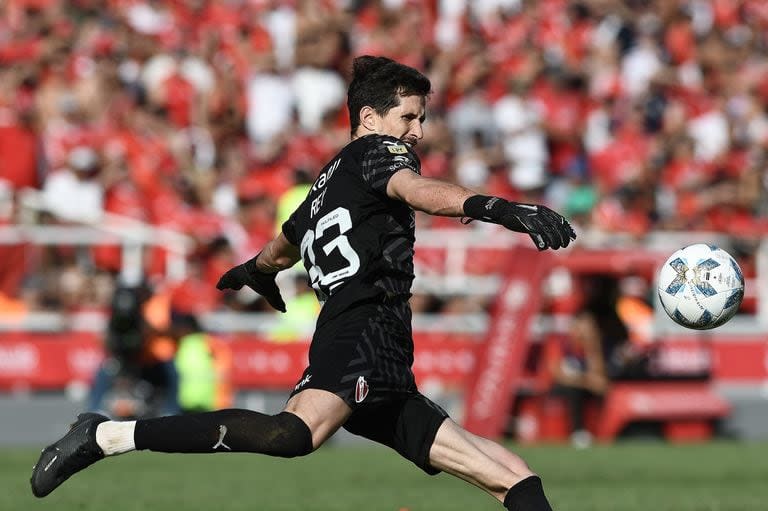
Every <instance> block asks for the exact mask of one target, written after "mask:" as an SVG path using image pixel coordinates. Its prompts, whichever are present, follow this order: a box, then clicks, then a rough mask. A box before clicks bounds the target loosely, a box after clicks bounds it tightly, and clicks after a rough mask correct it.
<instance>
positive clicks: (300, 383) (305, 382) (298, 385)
mask: <svg viewBox="0 0 768 511" xmlns="http://www.w3.org/2000/svg"><path fill="white" fill-rule="evenodd" d="M311 379H312V375H311V374H308V375H306V376H305V377H304V378H302V379H301V381H300V382H299V383H297V384H296V386H295V387H294V388H293V390H299V389H300V388H301V387H303V386H304V385H306V384H307V383H309V380H311Z"/></svg>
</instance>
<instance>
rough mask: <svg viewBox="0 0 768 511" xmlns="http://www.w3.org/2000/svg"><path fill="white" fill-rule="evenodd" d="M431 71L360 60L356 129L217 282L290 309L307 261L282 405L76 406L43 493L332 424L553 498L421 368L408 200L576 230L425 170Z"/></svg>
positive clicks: (47, 463) (531, 509)
mask: <svg viewBox="0 0 768 511" xmlns="http://www.w3.org/2000/svg"><path fill="white" fill-rule="evenodd" d="M430 89H431V85H430V82H429V80H428V79H427V78H426V77H425V76H424V75H422V74H421V73H420V72H418V71H417V70H415V69H413V68H410V67H407V66H404V65H402V64H399V63H397V62H394V61H392V60H390V59H386V58H383V57H368V56H366V57H360V58H357V59H356V60H355V62H354V73H353V79H352V82H351V83H350V86H349V91H348V99H347V103H348V106H349V111H350V122H351V128H352V141H351V142H350V143H349V144H347V145H346V146H345V147H344V148H343V149H342V150H341V151H340V152H339V153H338V154H337V155H336V156H334V158H333V159H331V161H329V162H328V164H327V165H326V166H325V167H324V168H323V169H322V170H321V172H320V173H319V175H318V177H317V179H316V180H315V182H314V183H313V185H312V187H311V189H310V190H309V193H308V194H307V197H306V198H305V199H304V201H303V202H302V203H301V205H300V206H299V207H298V208H297V209H296V210H295V211H294V212H293V214H292V215H291V216H290V217H289V218H288V220H287V221H285V223H284V224H283V226H282V232H281V233H280V234H279V235H278V236H277V237H276V238H275V239H273V240H272V241H271V242H269V243H268V244H267V245H266V246H265V247H264V249H263V250H262V251H261V252H260V253H259V254H258V255H257V256H256V257H254V258H253V259H251V260H250V261H247V262H246V263H244V264H242V265H239V266H236V267H234V268H232V269H231V270H229V271H228V272H226V273H225V274H224V275H223V276H222V277H221V279H220V281H219V283H218V286H217V287H218V288H219V289H240V288H241V287H242V286H244V285H245V286H249V287H251V288H252V289H254V290H255V291H256V292H258V293H259V294H261V295H262V296H263V297H264V298H265V299H266V300H267V301H268V302H269V303H270V304H271V305H272V307H274V308H275V309H277V310H280V311H283V312H284V311H285V303H284V302H283V299H282V297H281V296H280V292H279V290H278V288H277V286H276V285H275V275H276V274H277V272H279V271H281V270H285V269H287V268H290V267H291V266H293V265H294V264H296V263H297V262H299V261H300V260H301V261H302V262H303V264H304V267H305V269H306V270H307V275H308V279H309V283H310V285H311V286H312V288H313V289H314V290H315V293H316V295H317V297H318V299H319V300H320V301H321V302H323V307H322V309H321V311H320V314H319V317H318V319H317V324H316V328H315V333H314V336H313V339H312V344H311V345H310V349H309V366H308V367H307V368H306V370H305V371H304V374H302V375H301V377H300V378H299V379H298V380H297V383H296V386H295V388H294V390H293V392H292V394H291V396H290V398H289V399H288V401H287V403H286V405H285V408H284V410H283V411H282V412H281V413H278V414H276V415H265V414H262V413H258V412H255V411H250V410H239V409H228V410H219V411H214V412H206V413H198V414H190V415H184V416H170V417H160V418H153V419H146V420H138V421H130V422H128V421H125V422H114V421H109V420H108V419H107V418H106V417H104V416H101V415H97V414H82V415H80V416H79V417H78V420H77V422H75V424H74V425H73V427H72V429H71V430H70V431H69V432H68V433H67V434H65V435H64V436H63V437H62V438H61V439H60V440H59V441H57V442H56V443H54V444H52V445H51V446H49V447H47V448H46V449H44V450H43V452H42V454H41V456H40V459H39V460H38V462H37V465H36V466H35V468H34V469H33V473H32V481H31V482H32V491H33V493H34V494H35V495H37V496H38V497H43V496H45V495H47V494H48V493H50V492H51V491H53V490H54V489H55V488H56V487H58V486H59V485H60V484H61V483H62V482H64V481H65V480H66V479H67V478H69V477H70V476H71V475H73V474H75V473H76V472H78V471H80V470H82V469H84V468H85V467H87V466H89V465H90V464H92V463H94V462H96V461H98V460H100V459H102V458H103V457H105V456H113V455H116V454H121V453H125V452H129V451H134V450H150V451H156V452H173V453H216V452H218V453H222V452H253V453H261V454H267V455H271V456H280V457H287V458H290V457H296V456H304V455H307V454H309V453H311V452H312V451H314V450H315V449H317V448H318V447H319V446H320V445H321V444H323V442H325V441H326V440H327V439H328V438H329V437H330V436H331V435H333V433H334V432H336V430H337V429H339V428H340V427H344V428H345V429H347V430H348V431H350V432H352V433H354V434H357V435H360V436H363V437H365V438H368V439H370V440H373V441H376V442H379V443H381V444H384V445H387V446H389V447H391V448H392V449H394V450H395V451H397V452H398V453H399V454H400V455H402V456H403V457H405V458H407V459H408V460H410V461H411V462H413V463H414V464H415V465H417V466H418V467H419V468H421V469H422V470H423V471H425V472H426V473H428V474H436V473H439V472H441V471H444V472H448V473H450V474H452V475H454V476H457V477H459V478H461V479H463V480H465V481H468V482H470V483H472V484H474V485H475V486H478V487H479V488H481V489H483V490H485V491H486V492H487V493H488V494H490V495H491V496H492V497H494V498H495V499H497V500H498V501H499V502H500V503H502V504H503V505H504V507H505V508H506V509H509V510H516V511H521V510H522V511H550V510H551V507H550V505H549V503H548V501H547V498H546V497H545V495H544V490H543V488H542V484H541V479H540V478H539V477H538V476H537V475H536V474H535V473H534V472H533V471H532V470H531V469H530V468H529V467H528V465H527V464H526V463H525V462H524V461H523V460H522V459H521V458H520V457H519V456H517V455H515V454H513V453H511V452H510V451H508V450H507V449H505V448H504V447H502V446H501V445H499V444H497V443H495V442H493V441H491V440H488V439H485V438H482V437H479V436H477V435H474V434H472V433H470V432H468V431H466V430H464V429H463V428H461V427H460V426H459V425H458V424H457V423H456V422H454V421H453V420H451V419H450V418H449V417H448V414H447V413H446V412H445V411H444V410H442V409H441V408H440V407H439V406H438V405H436V404H435V403H433V402H432V401H431V400H429V399H428V398H427V397H425V396H424V395H422V394H421V393H420V392H419V391H418V389H417V387H416V383H415V380H414V376H413V372H412V370H411V366H412V364H413V338H412V333H411V310H410V307H409V301H408V300H409V298H410V296H411V293H410V289H411V284H412V282H413V278H414V274H413V252H414V240H415V233H414V230H415V213H414V210H419V211H424V212H426V213H429V214H432V215H443V216H452V217H468V218H469V219H476V220H481V221H485V222H492V223H496V224H500V225H503V226H504V227H506V228H507V229H510V230H512V231H515V232H521V233H525V234H527V235H529V236H530V237H531V238H532V240H533V242H534V243H535V245H536V247H537V248H538V249H539V250H545V249H555V250H556V249H559V248H563V247H566V246H568V244H569V243H570V242H571V241H572V240H574V239H575V237H576V236H575V234H574V232H573V230H572V229H571V226H570V225H569V224H568V222H567V221H566V220H565V219H564V218H563V217H562V216H560V215H558V214H557V213H555V212H554V211H552V210H550V209H548V208H546V207H544V206H540V205H535V204H518V203H514V202H509V201H507V200H504V199H502V198H499V197H489V196H483V195H477V194H476V193H474V192H472V191H471V190H468V189H466V188H463V187H460V186H457V185H454V184H451V183H447V182H444V181H439V180H435V179H428V178H424V177H421V175H420V163H419V159H418V157H417V155H416V153H415V152H414V149H413V148H414V146H416V145H417V144H418V142H419V140H420V139H421V138H422V136H423V132H422V124H423V122H424V120H425V107H426V100H427V97H428V95H429V93H430Z"/></svg>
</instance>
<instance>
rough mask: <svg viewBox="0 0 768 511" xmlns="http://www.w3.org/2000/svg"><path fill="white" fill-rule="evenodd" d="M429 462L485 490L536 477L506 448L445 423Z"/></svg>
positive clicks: (508, 485) (436, 436) (450, 422)
mask: <svg viewBox="0 0 768 511" xmlns="http://www.w3.org/2000/svg"><path fill="white" fill-rule="evenodd" d="M429 462H430V464H431V465H432V466H433V467H435V468H436V469H439V470H443V471H446V472H448V473H450V474H453V475H456V476H459V477H461V478H462V479H466V480H468V481H470V482H473V483H474V484H477V485H478V486H482V487H484V488H486V489H489V490H491V489H494V488H496V487H500V488H504V487H506V488H510V487H511V486H512V485H514V484H515V483H517V482H518V481H520V480H521V479H523V478H525V477H528V476H530V475H533V472H532V471H531V469H530V468H529V467H528V465H527V464H526V463H525V461H524V460H523V459H522V458H520V457H519V456H517V455H516V454H514V453H512V452H510V451H509V450H507V449H506V448H505V447H504V446H502V445H500V444H498V443H496V442H494V441H492V440H489V439H487V438H483V437H481V436H478V435H475V434H473V433H470V432H469V431H467V430H465V429H464V428H462V427H461V426H459V425H458V424H456V423H455V422H454V421H452V420H446V421H445V422H444V423H443V424H442V426H441V427H440V429H439V430H438V432H437V435H435V441H434V442H433V444H432V447H431V449H430V451H429Z"/></svg>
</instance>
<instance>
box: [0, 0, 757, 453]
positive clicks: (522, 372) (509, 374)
mask: <svg viewBox="0 0 768 511" xmlns="http://www.w3.org/2000/svg"><path fill="white" fill-rule="evenodd" d="M767 53H768V3H766V2H765V1H763V0H688V1H684V0H665V1H661V0H631V1H614V0H592V1H588V0H584V1H565V0H542V1H528V0H483V1H472V2H469V1H466V0H428V1H427V0H425V1H411V0H379V1H363V0H359V1H355V0H317V1H305V0H228V1H219V2H213V1H207V0H176V1H168V2H164V1H155V0H146V1H143V0H108V1H98V0H71V1H66V2H65V1H61V0H0V254H1V255H0V261H2V265H0V330H2V334H0V414H1V415H2V420H3V427H2V433H0V444H3V445H32V444H35V445H36V444H44V443H47V442H48V441H49V440H50V439H51V438H54V437H56V436H58V435H59V434H60V431H61V428H62V425H63V424H66V423H68V422H69V420H70V419H71V417H72V416H73V415H74V413H75V412H76V411H81V410H85V409H94V410H104V411H107V412H108V413H109V414H110V415H112V416H114V417H122V418H130V417H142V416H149V415H157V414H164V413H178V412H185V411H194V410H206V409H213V408H219V407H226V406H232V405H236V406H244V407H249V408H253V409H257V410H264V411H276V410H278V409H279V408H280V406H281V405H282V403H283V402H284V400H285V398H286V396H287V394H288V391H289V390H290V389H291V388H292V387H293V386H294V385H295V384H296V380H297V378H298V377H299V376H300V374H301V371H302V369H303V368H304V366H305V365H306V353H307V347H308V340H309V336H310V335H311V332H312V328H313V325H314V318H315V317H316V314H317V312H318V310H319V309H318V307H319V306H318V304H317V302H316V300H315V299H314V296H313V295H312V293H311V292H310V290H309V288H308V287H307V285H306V282H305V279H304V277H303V273H302V272H300V271H296V272H284V273H283V274H281V275H280V278H279V284H280V286H281V288H282V290H283V294H284V296H285V298H286V302H287V305H288V313H287V314H285V315H279V314H274V313H272V312H271V311H270V309H269V307H268V305H266V304H265V302H264V301H263V300H261V299H260V298H259V297H258V296H257V295H255V294H254V293H251V292H249V291H248V290H247V289H245V290H243V291H241V292H238V293H221V292H219V291H217V290H216V289H215V283H216V281H217V280H218V278H219V276H220V275H221V274H222V273H223V272H224V271H226V270H227V269H228V268H230V267H231V266H233V265H235V264H239V263H241V262H243V261H245V260H246V259H248V258H250V257H252V256H253V255H254V254H255V253H256V252H257V251H258V250H259V249H260V248H261V247H262V246H263V245H264V244H265V243H266V242H267V241H268V240H269V239H270V238H271V237H272V236H273V235H274V234H275V233H276V232H277V229H279V226H280V225H281V223H282V221H283V220H284V219H285V218H287V216H288V214H290V212H291V211H292V210H293V209H294V208H295V207H296V206H297V205H298V203H299V202H300V201H301V200H302V198H303V197H304V195H305V194H306V191H307V187H308V185H309V184H311V183H312V181H313V180H314V178H315V177H316V175H317V173H318V171H319V169H320V168H321V166H322V165H323V164H324V163H325V162H326V161H327V160H328V159H330V158H331V157H332V156H333V155H334V154H335V152H336V151H338V150H339V149H340V148H341V147H343V146H344V145H345V144H346V143H347V142H348V140H349V121H348V112H347V110H346V104H345V101H346V97H345V94H346V87H347V83H348V80H349V78H350V68H351V62H352V59H353V58H354V57H355V56H358V55H364V54H374V55H385V56H388V57H391V58H394V59H396V60H398V61H400V62H403V63H405V64H408V65H411V66H414V67H416V68H418V69H420V70H422V71H424V72H425V73H426V74H427V75H428V76H429V78H430V79H431V80H432V85H433V93H432V95H431V98H430V101H429V105H428V121H427V123H426V126H425V136H424V140H423V141H422V142H421V143H420V144H419V145H418V148H417V152H418V153H419V156H420V158H421V161H422V172H423V174H424V175H426V176H434V177H440V178H445V179H448V180H451V181H455V182H457V183H460V184H462V185H465V186H467V187H470V188H472V189H474V190H477V191H478V192H483V193H486V194H493V195H500V196H503V197H506V198H508V199H510V200H517V201H522V202H537V203H544V204H547V205H548V206H550V207H551V208H553V209H555V210H557V211H560V212H562V213H563V214H564V215H566V216H567V217H568V218H569V220H570V221H571V222H572V223H573V225H574V227H575V229H576V231H577V233H578V235H579V237H578V240H577V242H576V243H575V245H574V246H572V247H569V248H568V249H567V250H560V251H558V252H557V253H541V254H540V253H538V252H536V251H535V250H533V249H532V248H531V247H530V244H531V243H530V240H529V239H528V237H527V236H522V235H516V234H512V233H509V232H506V231H502V230H499V229H498V227H497V226H493V225H488V224H482V223H481V222H474V223H472V224H470V225H468V226H462V225H460V223H459V221H458V219H446V218H437V217H428V216H426V215H421V214H419V216H418V218H417V223H418V229H417V250H416V263H417V278H416V282H415V286H414V296H413V299H412V305H413V309H414V330H415V332H414V336H415V343H416V362H415V366H414V370H415V372H416V375H417V380H418V382H419V385H420V387H421V388H422V391H423V392H424V393H426V394H427V395H430V396H431V397H433V398H434V399H435V400H437V401H438V402H440V403H441V404H443V405H444V406H445V407H446V408H447V409H448V410H449V411H450V412H451V413H452V415H453V416H454V417H456V418H457V420H460V421H463V422H464V423H465V424H466V425H467V426H468V427H470V429H472V430H474V431H476V432H479V433H482V434H485V435H488V436H493V437H497V438H509V439H513V440H515V441H518V442H521V443H533V444H538V443H547V442H552V443H570V444H572V445H574V446H576V447H588V446H589V445H591V444H592V442H594V441H600V442H613V441H615V440H616V439H618V438H623V437H633V436H635V437H637V436H640V437H652V438H659V439H663V440H664V441H667V442H691V441H698V442H700V441H706V440H710V439H712V438H714V437H716V436H720V437H728V438H738V439H744V440H751V439H768V406H766V399H768V243H767V242H766V236H767V235H768V158H766V156H767V155H768V153H767V152H766V151H767V150H768V108H767V107H768V59H766V56H767ZM694 242H705V243H710V244H716V245H718V246H720V247H722V248H724V249H725V250H727V251H728V252H729V253H730V254H732V255H733V256H734V257H735V258H736V259H737V260H738V262H739V264H740V265H741V268H742V270H743V272H744V275H745V278H746V296H745V299H744V302H743V304H742V307H741V309H740V311H739V314H738V315H737V316H736V317H735V318H734V319H733V320H732V321H730V322H729V323H727V324H726V325H724V326H722V327H720V328H718V329H716V330H714V331H706V332H698V331H692V330H685V329H683V328H682V327H679V326H677V325H675V324H674V323H672V321H671V320H669V318H667V317H666V315H665V313H664V312H663V310H662V309H661V308H660V306H659V304H658V300H657V297H656V282H655V278H656V275H657V272H658V268H659V265H660V264H661V263H662V262H663V261H664V260H665V259H666V258H667V257H668V256H669V255H670V254H671V253H672V252H674V251H675V250H677V249H678V248H681V247H683V246H685V245H687V244H690V243H694Z"/></svg>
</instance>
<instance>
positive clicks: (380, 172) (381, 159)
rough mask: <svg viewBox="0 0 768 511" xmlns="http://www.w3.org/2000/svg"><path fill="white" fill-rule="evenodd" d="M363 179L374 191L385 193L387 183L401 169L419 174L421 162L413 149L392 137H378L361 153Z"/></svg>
mask: <svg viewBox="0 0 768 511" xmlns="http://www.w3.org/2000/svg"><path fill="white" fill-rule="evenodd" d="M362 167H363V180H364V181H365V182H366V184H368V186H370V187H371V188H372V189H373V190H374V191H375V192H376V193H379V194H382V195H386V194H387V184H388V183H389V180H390V178H391V177H392V176H394V175H395V173H397V172H398V171H400V170H402V169H410V170H412V171H413V172H416V173H417V174H421V162H420V161H419V157H418V156H416V153H414V152H413V149H412V148H411V147H410V146H409V145H408V144H405V143H404V142H402V141H400V140H398V139H396V138H394V137H378V138H376V139H375V140H374V141H372V143H371V144H370V145H369V146H368V148H367V150H366V151H365V153H364V154H363V164H362Z"/></svg>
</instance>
